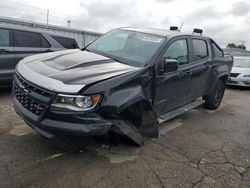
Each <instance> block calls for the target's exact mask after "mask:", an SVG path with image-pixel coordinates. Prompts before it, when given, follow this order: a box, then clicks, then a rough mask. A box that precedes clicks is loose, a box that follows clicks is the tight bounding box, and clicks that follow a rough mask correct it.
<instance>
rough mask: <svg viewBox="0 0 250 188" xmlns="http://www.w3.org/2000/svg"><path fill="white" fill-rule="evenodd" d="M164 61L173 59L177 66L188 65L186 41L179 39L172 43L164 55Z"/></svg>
mask: <svg viewBox="0 0 250 188" xmlns="http://www.w3.org/2000/svg"><path fill="white" fill-rule="evenodd" d="M163 57H164V58H165V59H175V60H177V61H178V64H179V65H184V64H188V46H187V40H186V39H181V40H177V41H175V42H173V43H172V44H171V45H170V46H169V47H168V49H167V51H166V52H165V53H164V55H163Z"/></svg>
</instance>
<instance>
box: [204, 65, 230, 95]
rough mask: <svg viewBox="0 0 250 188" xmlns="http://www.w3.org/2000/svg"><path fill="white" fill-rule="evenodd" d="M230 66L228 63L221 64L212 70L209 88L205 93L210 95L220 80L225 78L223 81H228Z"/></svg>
mask: <svg viewBox="0 0 250 188" xmlns="http://www.w3.org/2000/svg"><path fill="white" fill-rule="evenodd" d="M229 71H230V70H229V67H228V65H221V66H218V67H216V68H215V69H214V70H212V72H211V74H210V78H209V80H208V83H207V87H206V88H207V90H206V92H205V95H209V94H210V93H211V92H212V91H213V89H214V88H215V86H216V83H217V81H218V80H220V79H223V81H224V82H225V83H226V82H227V79H228V75H229Z"/></svg>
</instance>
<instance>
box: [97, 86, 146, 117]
mask: <svg viewBox="0 0 250 188" xmlns="http://www.w3.org/2000/svg"><path fill="white" fill-rule="evenodd" d="M142 100H146V98H145V95H144V92H143V89H142V87H141V86H140V85H135V86H131V87H126V88H122V89H118V90H115V91H112V92H111V93H110V95H109V96H106V97H104V99H103V102H102V105H101V107H100V110H102V109H109V110H110V111H113V112H116V113H120V112H122V111H123V110H124V109H126V108H127V107H129V106H131V105H132V104H135V103H137V102H139V101H142Z"/></svg>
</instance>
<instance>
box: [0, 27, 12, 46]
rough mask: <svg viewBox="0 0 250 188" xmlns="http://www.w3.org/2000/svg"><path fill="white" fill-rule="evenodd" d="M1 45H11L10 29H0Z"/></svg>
mask: <svg viewBox="0 0 250 188" xmlns="http://www.w3.org/2000/svg"><path fill="white" fill-rule="evenodd" d="M0 46H1V47H8V46H10V32H9V30H8V29H0Z"/></svg>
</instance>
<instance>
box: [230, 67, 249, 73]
mask: <svg viewBox="0 0 250 188" xmlns="http://www.w3.org/2000/svg"><path fill="white" fill-rule="evenodd" d="M231 73H240V74H242V73H243V74H250V68H243V67H233V68H232V71H231Z"/></svg>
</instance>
